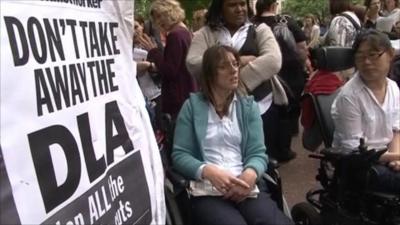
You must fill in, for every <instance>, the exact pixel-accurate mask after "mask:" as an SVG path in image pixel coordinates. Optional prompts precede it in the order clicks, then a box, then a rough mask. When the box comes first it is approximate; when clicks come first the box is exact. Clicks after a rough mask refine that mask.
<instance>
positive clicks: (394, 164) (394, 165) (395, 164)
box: [388, 160, 400, 172]
mask: <svg viewBox="0 0 400 225" xmlns="http://www.w3.org/2000/svg"><path fill="white" fill-rule="evenodd" d="M388 166H389V168H391V169H392V170H394V171H396V172H400V160H396V161H391V162H389V163H388Z"/></svg>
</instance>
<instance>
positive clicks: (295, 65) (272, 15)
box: [254, 0, 307, 161]
mask: <svg viewBox="0 0 400 225" xmlns="http://www.w3.org/2000/svg"><path fill="white" fill-rule="evenodd" d="M278 4H279V3H278V2H277V0H258V1H257V3H256V10H257V14H256V16H255V18H254V21H255V22H256V23H257V24H259V23H265V24H267V25H268V26H270V27H271V29H272V30H273V29H274V27H275V26H276V25H277V24H278V22H279V21H280V20H282V19H285V20H286V21H287V23H286V24H287V27H288V28H289V30H290V32H291V33H292V35H293V37H294V40H295V42H296V47H297V49H296V50H295V51H291V52H286V49H288V48H286V47H285V46H280V47H281V51H282V68H281V70H280V71H279V76H280V77H281V78H282V79H283V80H284V81H285V82H286V83H287V85H288V86H289V89H288V92H289V93H288V96H290V98H289V107H288V108H287V107H282V106H276V105H274V104H273V105H272V106H271V108H270V112H269V113H270V115H271V123H269V124H270V126H271V127H270V128H269V129H268V130H270V132H268V130H267V131H265V132H266V133H267V134H268V136H270V137H269V138H268V139H269V140H268V142H267V143H270V144H268V145H270V146H267V148H268V147H269V151H270V153H271V154H272V156H273V157H275V158H277V160H278V161H286V160H290V159H293V158H294V157H295V153H294V152H293V151H292V150H291V149H290V144H291V138H292V134H297V133H298V119H299V116H300V97H301V94H302V92H303V89H304V85H305V81H306V73H305V69H304V68H305V66H304V62H305V59H306V58H307V47H306V36H305V34H304V32H303V31H302V29H301V28H300V27H299V26H298V25H297V23H296V21H295V20H293V19H292V18H290V17H288V16H281V15H277V6H278ZM280 44H281V43H280ZM281 45H282V44H281ZM278 118H279V119H278ZM275 140H276V141H275Z"/></svg>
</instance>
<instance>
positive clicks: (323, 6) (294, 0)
mask: <svg viewBox="0 0 400 225" xmlns="http://www.w3.org/2000/svg"><path fill="white" fill-rule="evenodd" d="M363 2H364V0H353V3H354V4H363ZM282 11H283V12H284V13H287V14H289V15H291V16H293V17H295V18H299V19H300V18H303V17H304V16H305V15H306V14H308V13H311V14H313V15H315V16H316V17H318V19H319V20H320V21H323V20H324V19H326V18H329V1H328V0H285V1H284V3H283V10H282Z"/></svg>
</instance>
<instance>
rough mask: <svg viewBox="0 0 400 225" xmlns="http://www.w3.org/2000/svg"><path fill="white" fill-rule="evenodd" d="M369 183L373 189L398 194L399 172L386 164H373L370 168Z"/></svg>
mask: <svg viewBox="0 0 400 225" xmlns="http://www.w3.org/2000/svg"><path fill="white" fill-rule="evenodd" d="M370 174H371V180H370V185H371V186H372V188H373V189H374V190H377V191H381V192H384V193H393V194H399V192H400V172H396V171H394V170H392V169H390V168H389V167H388V166H386V165H379V164H378V165H374V166H373V167H372V170H371V173H370Z"/></svg>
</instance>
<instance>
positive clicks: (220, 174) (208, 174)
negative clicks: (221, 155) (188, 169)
mask: <svg viewBox="0 0 400 225" xmlns="http://www.w3.org/2000/svg"><path fill="white" fill-rule="evenodd" d="M202 177H203V178H204V179H207V180H209V181H210V182H211V184H212V185H213V186H214V187H216V188H217V190H218V191H219V192H221V193H223V194H224V195H225V194H226V193H228V192H229V191H230V190H231V189H232V188H233V187H242V188H245V189H249V188H250V185H248V184H247V183H246V182H245V181H243V180H241V179H239V178H237V177H235V176H234V175H232V174H231V173H229V172H228V171H226V170H224V169H221V168H219V167H217V166H216V165H212V164H207V165H206V166H205V167H204V169H203V173H202Z"/></svg>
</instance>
